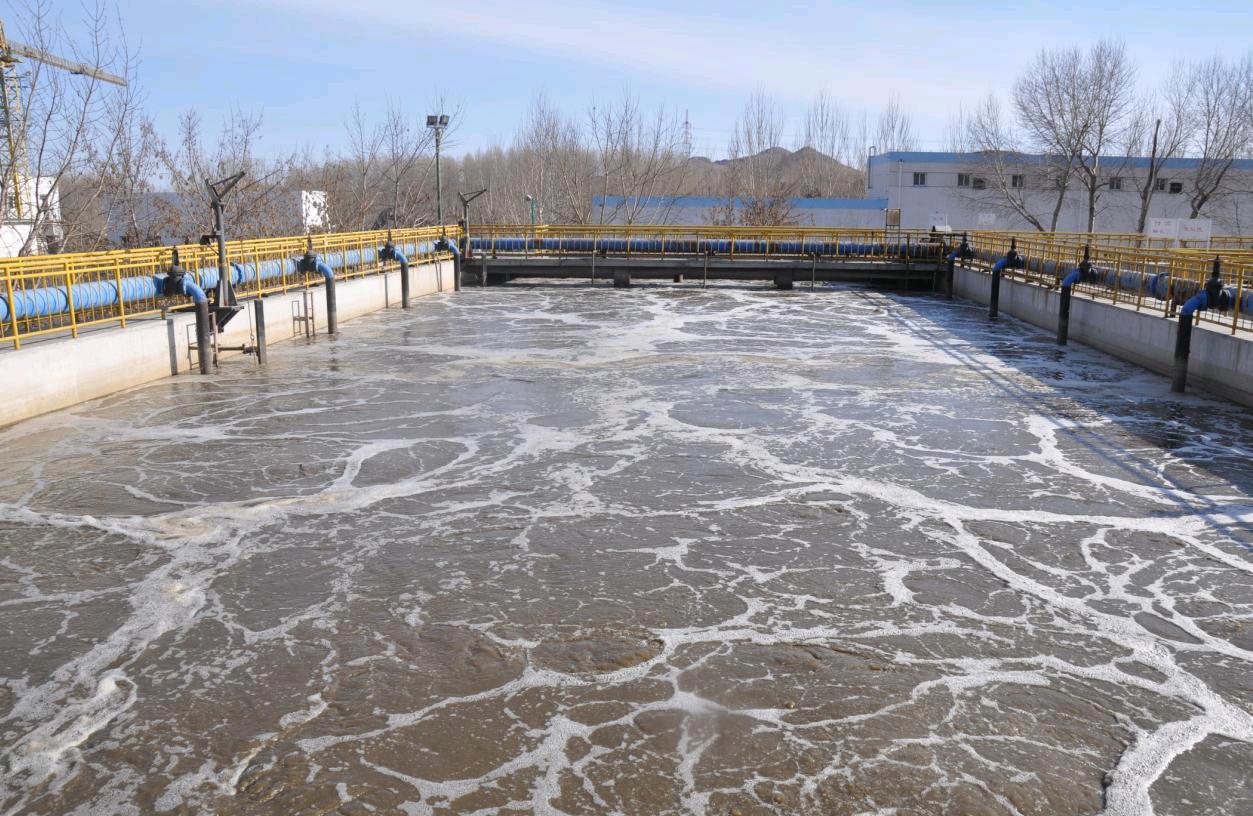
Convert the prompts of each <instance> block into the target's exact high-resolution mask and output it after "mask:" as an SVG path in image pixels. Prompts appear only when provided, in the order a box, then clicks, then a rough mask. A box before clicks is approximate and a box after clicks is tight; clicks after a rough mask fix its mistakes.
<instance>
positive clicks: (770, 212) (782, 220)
mask: <svg viewBox="0 0 1253 816" xmlns="http://www.w3.org/2000/svg"><path fill="white" fill-rule="evenodd" d="M782 140H783V113H782V111H781V110H780V108H779V105H778V103H777V102H776V101H775V100H774V99H773V98H772V97H770V96H767V95H766V94H765V93H764V92H762V91H757V92H755V93H754V94H753V95H752V96H750V97H749V99H748V102H747V103H746V104H745V105H744V108H743V110H742V111H741V113H740V117H739V119H738V121H737V122H736V125H735V131H734V132H733V133H732V134H731V142H730V145H729V146H728V149H727V155H728V162H727V166H728V171H727V189H726V200H725V203H724V204H722V205H719V206H716V207H715V208H714V212H713V213H712V214H711V215H712V220H713V221H714V222H715V223H723V224H735V223H739V224H752V225H762V226H771V225H780V224H789V223H791V222H792V219H793V209H794V206H793V204H792V201H791V196H792V195H793V194H794V193H795V187H796V185H795V183H794V182H793V181H792V180H791V179H789V177H788V174H786V173H784V172H783V168H782V163H783V159H784V157H785V155H787V154H788V151H787V150H786V149H784V148H781V147H779V143H780V142H781V141H782Z"/></svg>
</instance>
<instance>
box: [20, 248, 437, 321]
mask: <svg viewBox="0 0 1253 816" xmlns="http://www.w3.org/2000/svg"><path fill="white" fill-rule="evenodd" d="M396 249H397V251H401V250H403V251H405V252H407V253H412V254H414V255H419V254H429V253H431V252H434V251H435V244H434V243H433V242H431V241H423V242H422V243H413V242H410V243H407V244H401V245H397V247H396ZM323 258H324V260H325V265H326V266H327V267H328V268H329V269H331V270H332V271H333V270H335V269H343V268H346V267H350V266H360V265H362V264H369V263H372V262H373V261H375V260H376V259H377V258H378V250H375V249H367V250H365V251H364V252H362V251H361V250H356V249H350V250H344V251H341V252H330V253H327V254H326V255H324V256H323ZM285 274H286V275H289V276H295V275H296V274H298V273H297V270H296V261H294V260H288V259H275V260H269V261H261V262H260V263H259V264H252V263H232V264H231V282H232V283H233V284H235V285H236V286H239V285H242V284H245V283H253V282H255V281H262V282H264V281H270V280H274V279H276V278H282V277H283V276H284V275H285ZM196 277H197V278H198V279H199V281H198V283H196V284H195V285H196V286H197V287H198V288H199V289H200V290H201V291H202V292H204V291H208V290H210V289H213V288H214V287H216V286H217V283H218V269H217V267H216V266H210V267H205V268H202V269H200V270H199V271H198V272H197V274H196ZM323 277H326V275H325V274H323ZM191 279H192V276H191V274H190V273H189V274H188V276H187V278H186V280H188V281H191ZM164 280H165V278H164V276H139V277H132V278H123V279H122V281H121V283H122V286H121V289H122V292H121V295H122V296H121V298H120V300H121V302H122V303H124V304H125V303H134V302H135V301H138V300H149V299H152V298H155V297H159V296H160V293H161V292H163V291H164V283H163V282H164ZM70 294H73V296H74V307H75V308H76V309H99V308H108V307H112V306H116V305H117V304H118V300H119V298H118V286H117V282H116V281H89V282H84V283H76V284H74V285H73V286H72V287H70V289H69V290H68V291H67V289H66V287H65V286H40V287H37V288H34V289H28V290H25V291H15V292H14V293H13V309H12V311H13V312H14V313H15V315H12V316H11V315H10V304H9V299H8V297H7V295H3V294H0V322H7V321H9V320H10V319H11V317H12V318H13V319H17V320H27V319H30V318H36V317H50V316H52V315H57V314H64V313H66V312H68V311H69V310H70V301H69V297H70Z"/></svg>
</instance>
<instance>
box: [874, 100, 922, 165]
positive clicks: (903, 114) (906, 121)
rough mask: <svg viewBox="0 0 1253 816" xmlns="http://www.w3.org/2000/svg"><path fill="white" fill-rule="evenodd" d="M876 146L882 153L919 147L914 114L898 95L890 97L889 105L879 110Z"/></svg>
mask: <svg viewBox="0 0 1253 816" xmlns="http://www.w3.org/2000/svg"><path fill="white" fill-rule="evenodd" d="M875 146H876V147H878V149H879V152H880V153H888V152H891V151H898V150H917V149H918V138H917V136H916V135H915V134H914V119H913V116H911V115H910V113H909V111H907V110H905V106H904V105H902V104H901V100H900V97H898V96H895V95H893V96H891V97H889V98H888V103H887V105H886V106H885V107H884V108H883V110H882V111H880V112H879V121H878V126H877V127H876V128H875Z"/></svg>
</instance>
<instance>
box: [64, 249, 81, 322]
mask: <svg viewBox="0 0 1253 816" xmlns="http://www.w3.org/2000/svg"><path fill="white" fill-rule="evenodd" d="M61 270H62V274H64V275H65V300H66V304H67V305H68V306H69V309H70V336H71V337H78V315H76V314H74V278H73V276H72V275H71V274H70V265H69V264H68V263H65V262H62V263H61Z"/></svg>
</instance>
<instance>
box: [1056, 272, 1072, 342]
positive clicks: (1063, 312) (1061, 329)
mask: <svg viewBox="0 0 1253 816" xmlns="http://www.w3.org/2000/svg"><path fill="white" fill-rule="evenodd" d="M1070 288H1071V287H1070V285H1069V284H1063V286H1062V299H1061V303H1060V304H1059V305H1058V308H1057V345H1059V346H1064V345H1066V341H1067V340H1068V339H1069V338H1070Z"/></svg>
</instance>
